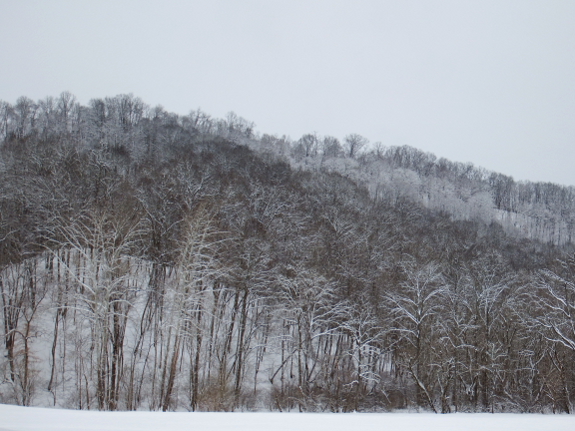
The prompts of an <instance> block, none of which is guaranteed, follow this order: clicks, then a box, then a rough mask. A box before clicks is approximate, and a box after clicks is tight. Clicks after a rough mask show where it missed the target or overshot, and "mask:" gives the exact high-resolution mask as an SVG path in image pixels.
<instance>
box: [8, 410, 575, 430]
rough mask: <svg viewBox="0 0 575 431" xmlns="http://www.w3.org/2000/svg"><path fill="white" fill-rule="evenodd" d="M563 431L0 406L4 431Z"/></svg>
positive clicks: (464, 420)
mask: <svg viewBox="0 0 575 431" xmlns="http://www.w3.org/2000/svg"><path fill="white" fill-rule="evenodd" d="M56 430H58V431H71V430H74V431H80V430H82V431H161V430H167V431H168V430H169V431H184V430H186V431H188V430H218V431H219V430H221V431H226V430H235V431H248V430H249V431H259V430H262V431H263V430H265V431H270V430H271V431H288V430H289V431H292V430H296V431H308V430H310V431H311V430H313V431H321V430H326V431H343V430H346V431H347V430H362V431H371V430H374V431H375V430H377V431H386V430H393V431H395V430H401V431H412V430H425V431H439V430H441V431H446V430H447V431H449V430H454V431H455V430H465V431H515V430H518V431H547V430H549V431H563V430H565V431H566V430H569V431H572V430H575V416H570V415H541V414H539V415H537V414H511V413H496V414H488V413H474V414H471V413H469V414H468V413H455V414H447V415H436V414H430V413H342V414H336V413H186V412H176V413H161V412H97V411H79V410H61V409H45V408H36V407H19V406H12V405H5V404H0V431H56Z"/></svg>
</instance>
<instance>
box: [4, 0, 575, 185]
mask: <svg viewBox="0 0 575 431" xmlns="http://www.w3.org/2000/svg"><path fill="white" fill-rule="evenodd" d="M64 90H68V91H71V92H72V93H74V94H75V95H76V96H77V98H78V99H79V101H80V102H81V103H83V104H86V103H88V101H89V100H90V99H91V98H95V97H105V96H114V95H117V94H121V93H133V94H134V95H136V96H139V97H140V98H142V99H143V100H144V101H145V102H146V103H148V104H151V105H156V104H162V105H163V106H164V107H165V108H166V109H167V110H168V111H172V112H177V113H180V114H186V113H188V112H189V110H190V109H196V108H198V107H200V108H202V109H203V110H204V111H206V112H207V113H209V114H211V115H212V116H215V117H224V116H225V114H226V113H227V112H229V111H234V112H236V113H237V114H238V115H240V116H242V117H244V118H246V119H248V120H250V121H253V122H255V124H256V127H257V130H258V131H259V132H262V133H270V134H277V135H283V134H286V135H289V136H290V137H291V138H293V139H297V138H299V137H300V136H301V135H302V134H304V133H309V132H317V133H318V134H320V135H333V136H336V137H338V138H340V139H341V138H343V136H345V135H346V134H348V133H359V134H361V135H363V136H365V137H366V138H368V139H369V140H370V141H372V142H376V141H381V142H382V143H383V144H384V145H411V146H414V147H416V148H419V149H422V150H424V151H429V152H433V153H434V154H436V155H437V156H439V157H446V158H448V159H451V160H455V161H462V162H468V161H470V162H472V163H474V164H475V165H478V166H483V167H485V168H487V169H490V170H495V171H498V172H502V173H505V174H508V175H512V176H513V177H514V178H515V179H518V180H524V179H528V180H533V181H552V182H557V183H562V184H569V185H575V168H574V165H575V1H573V0H564V1H561V0H553V1H549V0H544V1H529V0H508V1H504V0H495V1H490V0H477V1H465V0H453V1H430V0H421V1H406V0H395V1H385V0H374V1H368V0H354V1H351V0H350V1H339V0H325V1H316V0H305V1H302V0H285V1H280V0H277V1H272V0H228V1H225V0H206V1H204V0H198V1H194V0H162V1H146V0H132V1H126V0H114V1H111V0H110V1H102V0H97V1H96V0H94V1H92V0H82V1H72V0H70V1H62V0H51V1H31V0H0V99H2V100H6V101H8V102H10V103H14V102H15V101H16V99H17V98H18V97H19V96H22V95H25V96H28V97H31V98H32V99H34V100H38V99H41V98H44V97H46V96H49V95H51V96H57V95H59V94H60V93H61V92H62V91H64Z"/></svg>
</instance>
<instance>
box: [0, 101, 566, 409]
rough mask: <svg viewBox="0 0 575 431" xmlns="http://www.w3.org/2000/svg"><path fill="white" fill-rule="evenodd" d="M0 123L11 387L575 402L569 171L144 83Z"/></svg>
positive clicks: (26, 400)
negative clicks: (374, 136)
mask: <svg viewBox="0 0 575 431" xmlns="http://www.w3.org/2000/svg"><path fill="white" fill-rule="evenodd" d="M0 137H1V138H2V142H1V144H0V320H1V322H2V325H1V327H0V341H1V347H0V353H1V354H0V402H4V403H15V404H20V405H53V406H59V407H69V408H78V409H101V410H135V409H151V410H176V409H180V410H181V409H186V410H194V411H197V410H222V411H223V410H225V411H228V410H246V409H262V408H265V409H271V410H280V411H334V412H335V411H354V410H359V411H379V410H390V409H404V408H405V409H421V410H429V411H435V412H443V413H447V412H455V411H489V412H499V411H516V412H568V413H571V412H572V411H573V408H574V401H573V400H574V399H575V368H574V365H573V364H575V361H574V359H575V334H574V333H573V319H572V315H573V311H574V310H573V299H574V294H575V292H574V285H575V278H574V268H575V267H574V264H573V253H574V251H573V246H572V244H571V236H570V235H571V232H572V228H573V226H572V223H571V217H572V214H573V213H572V211H571V205H572V198H571V196H572V195H571V194H572V189H571V188H568V187H561V186H556V185H551V184H532V183H516V182H514V181H513V180H512V179H510V178H508V177H505V176H502V175H499V174H494V173H490V172H486V171H483V170H481V169H478V168H475V167H473V166H471V165H464V164H458V163H451V162H448V161H446V160H444V159H439V160H437V159H436V158H435V157H434V156H433V155H430V154H426V153H422V152H419V151H417V150H415V149H412V148H408V147H401V148H395V147H391V148H385V147H383V146H382V145H380V144H376V145H374V146H372V147H370V146H369V145H368V143H367V140H366V139H365V138H363V137H361V136H360V135H355V134H351V135H348V136H346V137H345V138H344V139H343V141H342V142H340V141H339V140H338V139H336V138H334V137H329V136H327V137H320V136H318V135H316V134H306V135H304V136H303V137H301V138H300V139H299V140H298V141H295V142H293V141H291V140H290V139H289V138H287V137H277V136H271V135H263V136H259V135H258V134H257V133H256V132H255V131H254V125H253V124H252V123H250V122H248V121H246V120H244V119H242V118H240V117H238V116H237V115H235V114H229V115H228V116H227V117H226V119H223V120H222V119H214V118H211V117H210V116H209V115H207V114H206V113H203V112H202V111H199V110H198V111H192V112H190V113H189V114H188V115H186V116H178V115H175V114H172V113H169V112H166V111H165V110H164V109H163V108H161V107H154V108H152V107H149V106H147V105H146V104H145V103H143V102H142V101H141V100H140V99H138V98H137V97H134V96H132V95H120V96H116V97H112V98H104V99H94V100H92V101H90V102H89V104H88V106H82V105H80V104H79V103H78V102H77V101H76V99H75V98H74V97H73V95H71V94H69V93H63V94H62V95H60V96H59V97H57V98H46V99H44V100H42V101H39V102H34V101H32V100H30V99H27V98H24V97H23V98H20V99H18V100H17V101H16V103H15V104H14V105H11V104H9V103H5V102H2V103H0ZM530 238H531V239H530Z"/></svg>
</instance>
